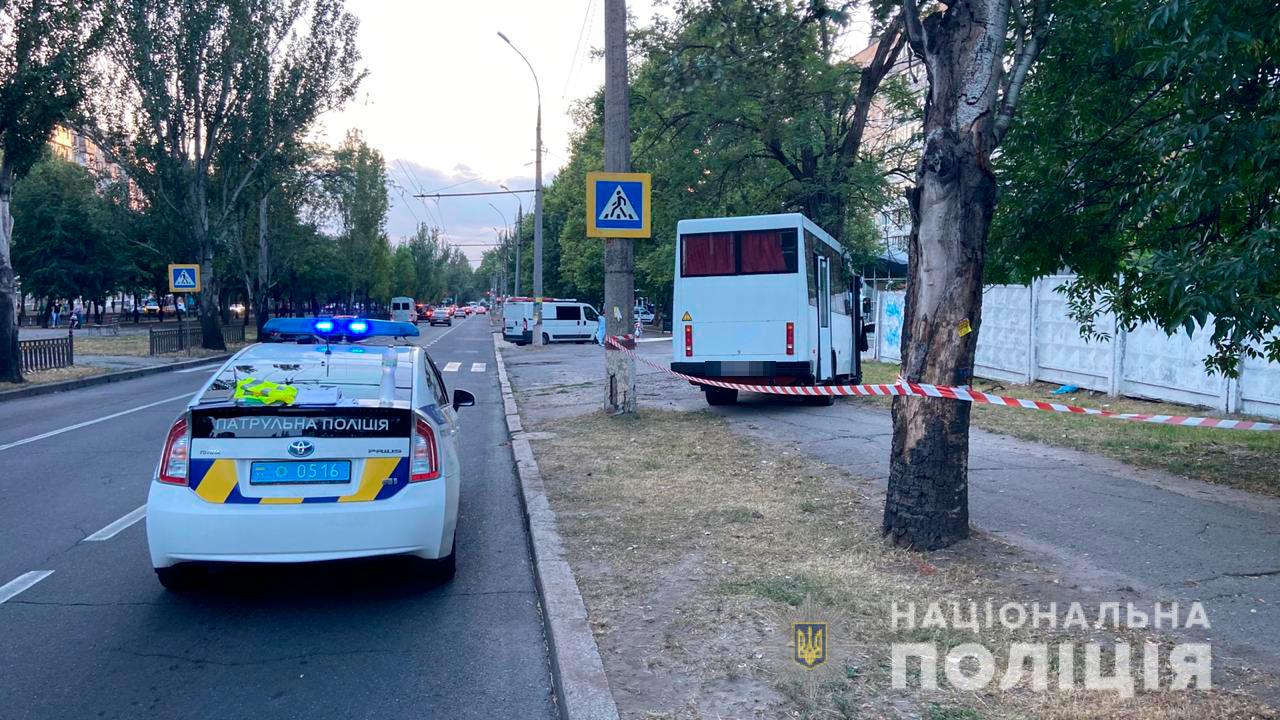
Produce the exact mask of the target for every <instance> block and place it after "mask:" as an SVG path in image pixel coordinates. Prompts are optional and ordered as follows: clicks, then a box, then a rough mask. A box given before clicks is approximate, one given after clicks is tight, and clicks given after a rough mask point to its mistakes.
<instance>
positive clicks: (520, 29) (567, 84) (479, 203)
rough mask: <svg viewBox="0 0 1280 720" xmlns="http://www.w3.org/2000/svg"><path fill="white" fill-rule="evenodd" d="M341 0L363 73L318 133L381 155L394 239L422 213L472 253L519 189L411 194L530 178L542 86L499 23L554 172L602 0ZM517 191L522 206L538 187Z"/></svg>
mask: <svg viewBox="0 0 1280 720" xmlns="http://www.w3.org/2000/svg"><path fill="white" fill-rule="evenodd" d="M347 4H348V8H349V9H350V11H351V12H353V13H354V14H355V15H356V16H357V17H359V18H360V35H359V44H360V50H361V53H362V55H363V56H364V57H363V60H362V64H363V67H364V68H366V69H367V70H368V71H369V76H368V77H367V78H366V79H365V81H364V83H363V84H362V85H361V88H360V92H359V95H358V96H357V97H356V99H355V100H353V101H352V102H351V103H350V104H349V105H348V106H347V107H346V108H344V109H343V110H342V111H341V112H337V113H331V114H329V115H328V116H326V117H324V118H323V119H322V123H321V127H320V128H319V129H318V132H317V134H318V135H319V136H320V137H321V138H323V139H324V140H326V141H327V142H329V143H330V144H337V143H338V142H340V141H341V140H342V137H343V136H344V135H345V134H346V132H347V130H348V129H349V128H359V129H360V130H361V131H362V132H363V133H364V135H365V139H366V140H367V141H368V142H369V144H370V145H372V146H374V147H376V148H377V149H379V150H380V151H381V152H382V153H383V155H384V156H385V157H386V160H387V165H388V173H389V175H390V177H391V179H392V181H393V184H394V186H393V188H392V190H391V201H392V209H391V214H390V216H389V218H388V222H387V232H388V234H389V235H390V236H391V237H392V239H393V242H394V241H396V240H398V239H399V238H401V237H403V236H405V235H408V234H410V233H412V232H413V228H414V227H415V226H416V224H417V222H418V220H421V221H424V222H427V223H429V224H431V225H435V226H438V227H442V229H443V231H444V233H445V236H446V238H447V239H448V240H449V241H450V242H451V243H453V244H457V245H462V246H464V247H463V250H464V251H465V252H466V254H467V256H468V257H470V258H472V259H473V260H475V261H477V262H478V261H479V258H480V255H481V254H482V253H483V251H484V249H485V248H484V247H481V246H478V244H479V243H492V242H493V240H494V235H495V233H494V230H493V227H494V226H499V227H500V226H503V225H504V224H512V223H514V222H515V215H516V207H517V200H516V199H515V198H514V197H512V196H510V195H505V196H494V197H477V198H442V199H440V200H426V201H422V200H416V199H413V198H411V197H409V196H410V195H411V194H412V193H414V192H436V191H443V192H450V191H452V192H459V191H482V190H497V189H498V185H499V184H506V185H507V187H509V188H511V189H521V188H532V187H533V156H534V121H535V118H536V110H537V95H536V93H535V91H534V84H533V79H532V77H531V75H530V73H529V69H528V68H527V67H526V66H525V64H524V62H523V61H522V60H521V59H520V56H519V55H517V54H516V53H515V52H513V51H512V49H511V47H510V46H508V45H507V44H506V43H504V42H503V41H502V39H501V38H499V37H498V32H499V31H501V32H503V33H505V34H506V36H507V37H508V38H510V39H511V42H512V43H513V44H515V46H516V47H518V48H519V49H520V51H521V52H523V53H524V54H525V56H526V57H527V58H528V59H529V62H530V63H532V65H533V67H534V70H536V71H537V73H538V79H539V81H540V82H541V85H542V135H543V146H544V147H545V148H546V151H545V153H544V155H543V179H544V182H548V181H550V179H551V178H552V177H554V176H555V173H556V171H557V169H558V168H559V167H561V166H562V165H564V164H565V162H567V159H568V155H569V151H568V140H569V134H570V133H571V132H572V130H573V123H572V120H571V118H570V117H569V111H570V109H571V108H572V106H573V104H574V102H575V101H577V100H579V99H582V98H585V97H588V96H590V95H591V94H592V93H593V92H594V91H595V90H596V89H597V88H598V87H600V86H601V85H602V84H603V83H604V60H603V59H602V58H596V57H593V51H594V50H596V49H599V48H602V47H603V45H604V0H487V1H483V2H481V1H479V0H472V1H471V2H466V0H348V3H347ZM664 11H665V10H664V8H661V7H658V6H657V3H656V2H655V0H628V2H627V12H628V13H629V14H630V15H631V17H632V18H633V20H634V21H635V22H636V23H637V24H639V25H648V24H649V21H650V19H651V18H652V17H653V15H654V13H655V12H664ZM857 49H858V48H854V50H857ZM446 186H455V187H452V188H448V189H445V188H446ZM402 192H403V194H402ZM522 197H524V198H525V201H524V206H525V209H526V211H529V210H530V209H531V208H532V204H533V194H532V193H529V194H527V195H524V196H522ZM489 203H492V204H493V205H495V206H496V207H497V210H495V209H494V208H491V207H489ZM503 215H505V222H504V218H503V217H502V216H503ZM473 264H474V263H473Z"/></svg>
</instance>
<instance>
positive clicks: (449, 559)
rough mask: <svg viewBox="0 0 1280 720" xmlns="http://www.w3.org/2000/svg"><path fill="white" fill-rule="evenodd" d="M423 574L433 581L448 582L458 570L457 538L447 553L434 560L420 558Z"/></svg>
mask: <svg viewBox="0 0 1280 720" xmlns="http://www.w3.org/2000/svg"><path fill="white" fill-rule="evenodd" d="M420 562H421V563H422V568H423V574H424V575H425V576H426V579H428V580H431V581H433V582H441V583H444V582H449V581H450V580H452V579H453V576H454V575H455V574H456V573H457V572H458V540H457V538H456V537H455V538H454V541H453V549H452V550H450V551H449V554H448V555H446V556H444V557H442V558H438V559H436V560H421V561H420Z"/></svg>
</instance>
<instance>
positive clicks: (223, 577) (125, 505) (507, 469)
mask: <svg viewBox="0 0 1280 720" xmlns="http://www.w3.org/2000/svg"><path fill="white" fill-rule="evenodd" d="M421 330H422V333H423V337H421V338H420V339H419V342H420V344H422V345H425V346H429V348H430V350H429V352H430V353H431V355H432V357H433V358H434V359H435V360H436V363H437V365H439V366H440V367H441V368H442V369H446V372H445V374H444V377H445V381H446V383H447V384H448V385H449V389H450V390H452V389H453V388H454V387H463V388H466V389H468V390H471V391H472V392H474V393H475V394H476V399H477V405H476V406H475V407H473V408H465V409H463V410H462V411H461V413H460V414H461V417H462V430H461V432H460V435H459V447H460V450H461V453H462V466H463V471H464V476H463V489H462V498H461V510H460V519H459V540H458V543H459V544H458V563H459V564H458V574H457V577H456V578H454V580H453V581H452V582H450V583H448V584H444V585H430V584H423V583H422V582H420V581H416V580H412V579H409V577H408V573H407V572H406V571H407V570H408V568H406V567H405V566H404V564H402V563H399V562H395V561H360V562H347V563H336V564H334V563H326V564H318V565H304V566H265V567H254V568H243V569H241V568H236V569H229V570H224V571H220V572H218V573H216V574H215V575H214V577H213V579H212V581H211V583H210V585H209V587H208V588H206V589H204V590H201V591H199V592H197V593H193V594H189V595H175V594H172V593H168V592H166V591H165V590H163V589H162V588H161V587H160V585H159V583H157V582H156V579H155V576H154V573H153V572H152V570H151V566H150V562H149V559H148V556H147V547H146V536H145V530H144V524H145V523H143V522H134V523H133V524H129V523H130V521H131V520H135V519H141V511H140V508H141V507H142V506H143V503H144V502H145V500H146V495H147V484H148V483H149V482H150V477H151V473H152V470H153V468H154V466H155V462H156V459H157V457H158V455H159V451H160V445H161V443H162V442H163V438H164V433H165V431H166V430H167V428H168V427H169V424H170V423H171V422H172V420H173V418H174V417H175V416H176V415H177V413H178V412H179V411H180V410H181V408H182V406H183V404H184V403H185V401H186V400H187V398H188V397H189V396H190V395H191V393H193V392H194V391H195V390H196V389H198V388H199V386H200V385H201V384H202V383H203V382H204V381H205V380H206V379H207V378H208V377H209V374H210V373H211V372H212V370H213V368H214V366H209V367H208V368H206V369H203V370H200V371H198V372H182V373H176V372H175V373H167V374H163V375H158V376H154V377H150V378H143V379H139V380H134V381H129V382H124V383H118V384H112V385H105V386H99V387H95V388H88V389H84V390H79V391H73V392H67V393H60V394H55V395H46V396H41V397H37V398H30V399H26V400H18V401H13V402H7V403H2V404H0V547H3V548H4V551H3V552H2V553H0V720H10V719H18V718H58V719H61V718H130V719H133V718H144V717H148V718H149V717H157V718H184V717H185V718H201V719H202V720H203V719H205V718H245V717H254V718H305V719H306V720H320V719H322V718H379V719H380V720H382V719H392V718H408V717H412V718H450V719H452V718H493V717H520V718H538V717H544V718H545V717H551V716H552V714H553V703H552V690H551V678H550V671H549V666H548V659H547V651H546V642H545V638H544V635H543V627H542V620H541V613H540V609H539V607H538V599H537V593H536V590H535V587H534V579H533V576H532V569H531V565H530V559H529V554H528V545H527V539H526V535H525V530H524V523H523V520H522V517H521V511H520V506H519V500H518V495H517V485H516V478H515V475H514V472H513V467H512V461H511V456H510V453H509V451H508V450H507V448H506V443H507V437H506V431H505V425H504V424H503V409H502V398H501V394H500V393H499V389H498V382H497V377H496V375H495V370H494V361H493V343H492V341H491V340H490V336H489V323H488V321H487V318H486V317H474V318H471V319H469V320H465V321H462V322H461V323H458V324H456V325H454V326H453V327H452V328H449V327H442V328H428V327H426V326H423V327H422V328H421ZM454 363H456V364H454ZM46 572H49V573H50V574H48V575H44V574H43V573H46ZM33 580H34V581H36V582H35V583H34V584H33V585H31V586H30V587H28V588H26V589H21V588H22V586H23V585H25V584H26V583H28V582H31V581H33ZM14 590H20V592H17V593H16V594H13V591H14ZM6 596H8V597H6Z"/></svg>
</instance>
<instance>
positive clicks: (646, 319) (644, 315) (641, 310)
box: [635, 305, 653, 325]
mask: <svg viewBox="0 0 1280 720" xmlns="http://www.w3.org/2000/svg"><path fill="white" fill-rule="evenodd" d="M635 315H636V319H637V320H639V321H640V322H642V323H644V324H645V325H652V324H653V311H652V310H650V309H649V308H647V307H644V306H643V305H637V306H636V309H635Z"/></svg>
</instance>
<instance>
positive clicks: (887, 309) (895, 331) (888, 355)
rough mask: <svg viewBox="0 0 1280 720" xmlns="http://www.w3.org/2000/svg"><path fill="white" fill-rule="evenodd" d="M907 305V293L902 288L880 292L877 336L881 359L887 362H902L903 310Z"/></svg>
mask: <svg viewBox="0 0 1280 720" xmlns="http://www.w3.org/2000/svg"><path fill="white" fill-rule="evenodd" d="M906 305H907V294H906V293H905V292H903V291H901V290H886V291H884V292H882V293H880V312H879V315H880V317H879V319H878V320H877V321H876V338H877V341H878V342H879V343H880V359H881V360H883V361H885V362H902V318H903V315H902V311H903V310H904V309H905V308H906Z"/></svg>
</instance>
